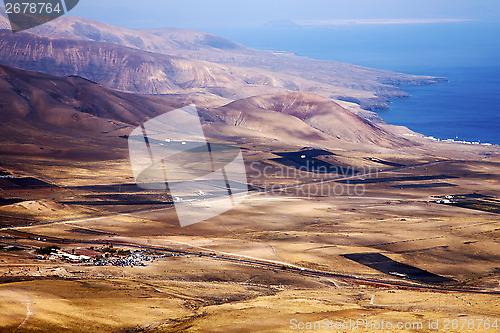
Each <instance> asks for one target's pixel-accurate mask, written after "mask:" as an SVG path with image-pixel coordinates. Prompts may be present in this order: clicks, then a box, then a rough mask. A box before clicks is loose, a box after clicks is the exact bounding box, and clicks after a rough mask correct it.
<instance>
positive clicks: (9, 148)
mask: <svg viewBox="0 0 500 333" xmlns="http://www.w3.org/2000/svg"><path fill="white" fill-rule="evenodd" d="M0 96H2V99H1V102H0V121H1V122H2V132H1V133H0V139H1V140H2V147H1V149H0V153H4V154H6V153H7V154H17V153H19V152H21V151H22V152H23V153H24V154H30V155H40V154H42V155H46V154H52V155H54V154H55V155H61V154H62V155H65V154H70V155H72V156H73V155H74V154H76V152H77V151H87V153H88V154H90V155H91V154H93V153H96V156H94V157H99V156H102V154H103V153H105V150H106V148H105V147H113V149H111V148H110V152H111V151H115V152H116V151H119V153H118V156H122V157H123V155H124V154H125V150H126V140H124V139H123V138H126V136H127V135H128V134H129V133H130V132H131V131H132V130H133V128H135V127H136V126H138V125H140V124H141V123H143V122H145V121H146V120H148V119H151V118H153V117H156V116H158V115H160V114H162V113H164V112H168V111H170V110H173V109H175V108H179V107H182V106H185V105H189V104H194V105H196V106H197V107H198V109H199V111H200V115H201V116H202V118H203V121H204V128H205V131H206V133H207V135H209V136H212V137H217V138H218V139H221V140H224V141H228V140H229V141H231V142H242V141H247V140H248V139H252V140H253V139H254V138H255V137H260V138H264V139H266V140H268V142H275V143H276V144H279V143H280V142H283V143H289V142H294V143H296V144H297V145H301V144H302V145H303V144H313V145H323V146H330V147H340V146H343V145H344V144H346V143H347V144H375V145H376V146H386V147H388V146H402V145H408V144H411V143H410V142H409V141H407V140H405V139H402V138H401V137H398V136H396V135H393V134H391V133H389V132H387V131H386V130H384V129H382V128H381V127H379V126H377V125H374V124H372V123H371V122H369V121H367V120H365V119H362V118H360V117H358V116H357V115H355V114H353V113H351V112H350V111H348V110H346V109H344V108H342V107H341V106H339V105H338V104H336V103H335V102H333V101H331V100H329V99H327V98H324V97H321V96H318V95H314V94H311V93H298V92H293V93H291V92H290V93H278V94H267V95H261V96H255V97H251V98H247V99H243V100H237V101H234V102H231V103H229V104H227V105H224V106H222V107H214V106H213V105H211V104H210V103H207V101H206V100H204V99H200V98H191V99H186V98H180V97H179V96H148V95H138V94H130V93H123V92H118V91H113V90H111V89H109V88H106V87H103V86H102V85H99V84H96V83H93V82H91V81H89V80H86V79H82V78H80V77H74V76H73V77H65V78H63V77H56V76H53V75H47V74H42V73H35V72H30V71H24V70H20V69H15V68H11V67H8V66H5V65H0ZM114 148H118V150H116V149H114ZM103 149H104V150H103ZM107 157H110V156H107Z"/></svg>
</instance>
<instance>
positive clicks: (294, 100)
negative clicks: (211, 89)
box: [202, 92, 412, 147]
mask: <svg viewBox="0 0 500 333" xmlns="http://www.w3.org/2000/svg"><path fill="white" fill-rule="evenodd" d="M202 114H203V116H204V117H205V118H207V119H208V120H209V121H212V122H214V123H216V124H217V123H223V124H226V125H230V126H233V127H235V128H242V129H245V130H248V131H253V132H254V133H255V134H258V135H265V136H267V137H273V136H274V137H278V136H280V137H281V138H283V139H286V140H297V139H300V140H302V142H315V141H316V142H319V141H321V140H325V141H328V144H330V145H331V144H334V145H337V146H338V145H339V142H342V143H346V142H349V143H355V144H373V145H377V146H384V147H394V146H406V145H412V143H411V142H409V141H408V140H406V139H403V138H401V137H399V136H396V135H394V134H392V133H389V132H388V131H387V130H384V129H382V128H381V127H379V126H377V125H375V124H373V123H371V122H369V121H367V120H365V119H363V118H360V117H359V116H357V115H355V114H353V113H352V112H350V111H348V110H346V109H344V108H343V107H341V106H340V105H338V104H337V103H335V102H333V101H331V100H329V99H327V98H324V97H321V96H318V95H315V94H310V93H300V92H288V93H278V94H267V95H260V96H255V97H250V98H246V99H242V100H238V101H235V102H232V103H229V104H227V105H225V106H222V107H219V108H216V109H211V110H205V111H202ZM245 132H246V131H245ZM247 133H248V132H247Z"/></svg>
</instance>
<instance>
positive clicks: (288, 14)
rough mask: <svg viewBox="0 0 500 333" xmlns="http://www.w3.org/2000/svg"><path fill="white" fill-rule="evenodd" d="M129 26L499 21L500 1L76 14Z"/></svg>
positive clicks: (300, 1)
mask: <svg viewBox="0 0 500 333" xmlns="http://www.w3.org/2000/svg"><path fill="white" fill-rule="evenodd" d="M71 14H72V15H75V16H82V17H87V18H93V19H96V20H99V21H103V22H106V23H109V24H113V25H118V26H122V27H129V28H142V27H144V28H156V27H165V26H170V27H179V28H197V29H200V28H209V27H223V26H227V27H231V26H260V25H263V24H265V23H266V22H269V21H275V20H292V21H296V22H305V21H307V22H311V21H317V20H321V21H325V20H328V21H329V20H339V19H342V20H345V19H365V20H366V19H473V20H499V19H500V1H499V0H342V1H339V0H309V1H305V0H250V1H241V0H210V1H208V0H176V1H170V0H144V1H136V0H80V3H79V5H78V6H77V8H75V9H74V10H73V11H72V13H71Z"/></svg>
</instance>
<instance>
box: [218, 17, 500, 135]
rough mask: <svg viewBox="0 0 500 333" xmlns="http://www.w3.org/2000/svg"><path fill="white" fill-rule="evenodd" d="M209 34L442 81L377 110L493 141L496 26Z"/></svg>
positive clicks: (437, 130)
mask: <svg viewBox="0 0 500 333" xmlns="http://www.w3.org/2000/svg"><path fill="white" fill-rule="evenodd" d="M210 32H212V33H215V34H218V35H220V36H223V37H226V38H229V39H231V40H234V41H237V42H240V43H242V44H244V45H247V46H250V47H253V48H257V49H268V50H283V51H289V52H295V53H296V54H298V55H301V56H307V57H310V58H315V59H324V60H336V61H342V62H348V63H353V64H356V65H361V66H367V67H373V68H379V69H387V70H392V71H396V72H402V73H409V74H423V75H432V76H444V77H447V78H448V79H449V82H448V83H443V84H439V85H432V86H413V87H402V88H403V89H404V90H405V91H406V92H408V93H409V94H410V98H409V99H401V100H393V101H392V102H391V109H390V110H386V111H380V112H379V114H380V115H381V116H382V117H383V118H384V119H385V120H386V121H387V122H388V123H391V124H397V125H404V126H407V127H409V128H410V129H412V130H414V131H416V132H419V133H422V134H425V135H428V136H434V137H436V138H440V139H458V140H465V141H474V142H476V141H480V142H483V143H486V142H489V143H495V144H500V23H499V22H473V21H468V22H455V23H426V24H397V25H396V24H388V25H346V26H341V27H337V28H335V29H325V28H271V27H266V28H245V29H242V28H240V29H232V30H230V31H229V30H222V29H221V30H213V31H210Z"/></svg>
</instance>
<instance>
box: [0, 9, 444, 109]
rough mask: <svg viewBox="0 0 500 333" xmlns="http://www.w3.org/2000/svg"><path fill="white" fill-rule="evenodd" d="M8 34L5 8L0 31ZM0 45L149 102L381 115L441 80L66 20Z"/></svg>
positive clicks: (34, 65) (52, 70) (195, 35)
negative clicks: (209, 99) (218, 101)
mask: <svg viewBox="0 0 500 333" xmlns="http://www.w3.org/2000/svg"><path fill="white" fill-rule="evenodd" d="M8 27H9V24H8V21H7V19H6V17H5V13H4V12H3V7H2V8H1V10H0V28H4V29H8ZM0 43H1V45H0V46H1V47H0V63H3V64H6V65H9V66H14V67H18V68H23V69H28V70H34V71H41V72H44V73H49V74H55V75H61V76H68V75H78V76H81V77H84V78H87V79H89V80H92V81H95V82H98V83H101V84H103V85H105V86H107V87H109V88H113V89H118V90H122V91H127V92H136V93H146V94H166V93H184V92H188V93H193V92H198V93H199V92H203V93H204V94H207V95H209V96H210V95H212V96H222V97H224V98H229V99H232V100H235V99H239V98H245V97H250V96H255V95H260V94H264V93H273V92H285V91H303V92H313V93H316V94H319V95H322V96H324V97H328V98H331V99H339V100H346V101H351V102H356V103H358V104H360V105H361V106H362V107H363V108H365V109H380V108H386V107H387V101H388V99H390V98H398V97H406V96H407V95H406V93H405V92H404V91H402V90H401V89H400V88H398V86H399V85H409V84H433V83H437V82H440V81H442V80H443V79H442V78H435V77H429V76H416V75H407V74H400V73H393V72H389V71H383V70H375V69H369V68H364V67H360V66H355V65H351V64H344V63H339V62H335V61H318V60H312V59H308V58H304V57H298V56H294V55H289V54H279V53H276V52H272V51H259V50H254V49H251V48H248V47H245V46H243V45H240V44H237V43H234V42H232V41H229V40H226V39H224V38H221V37H218V36H215V35H212V34H208V33H204V32H198V31H192V30H183V29H173V28H164V29H156V30H130V29H124V28H118V27H113V26H110V25H107V24H104V23H100V22H97V21H93V20H88V19H83V18H76V17H66V16H65V17H61V18H59V19H58V20H57V21H52V22H49V23H47V24H44V25H42V26H39V27H37V28H34V29H31V30H28V31H27V32H26V33H21V34H15V35H13V34H12V33H11V32H10V31H8V30H3V31H2V33H1V35H0Z"/></svg>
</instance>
